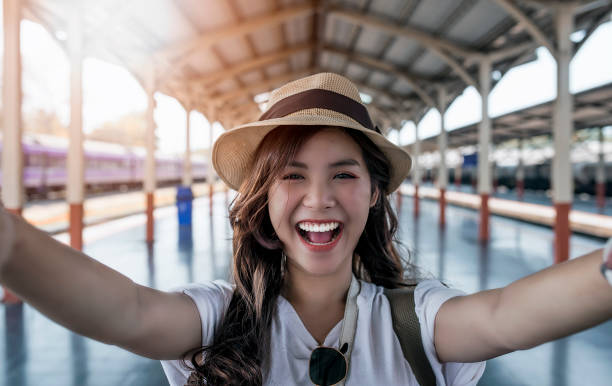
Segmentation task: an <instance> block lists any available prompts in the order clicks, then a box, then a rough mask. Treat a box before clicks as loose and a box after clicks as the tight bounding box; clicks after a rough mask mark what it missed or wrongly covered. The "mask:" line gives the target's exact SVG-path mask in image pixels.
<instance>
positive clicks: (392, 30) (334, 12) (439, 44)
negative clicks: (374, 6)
mask: <svg viewBox="0 0 612 386" xmlns="http://www.w3.org/2000/svg"><path fill="white" fill-rule="evenodd" d="M329 15H330V16H336V17H339V18H343V19H346V20H349V21H351V22H353V23H355V24H357V25H362V24H365V25H369V26H372V27H375V28H377V29H380V30H383V31H385V32H387V33H388V34H390V35H393V36H402V37H405V38H408V39H413V40H417V41H418V42H419V43H421V44H422V45H424V46H426V47H435V48H437V49H439V50H440V49H443V50H447V51H448V52H451V53H453V54H454V55H458V56H461V57H463V58H469V57H472V56H477V57H478V56H481V55H482V53H481V52H479V51H477V50H475V49H472V48H470V47H466V46H463V45H461V44H458V43H454V42H451V41H448V40H445V39H441V38H439V37H436V36H433V35H432V34H429V33H427V32H425V31H421V30H419V29H417V28H414V27H410V26H398V25H397V24H396V23H394V22H392V21H389V20H385V19H383V18H380V17H375V16H370V15H364V14H361V13H359V12H355V11H350V10H346V9H342V8H338V7H333V8H330V10H329Z"/></svg>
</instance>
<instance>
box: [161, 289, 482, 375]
mask: <svg viewBox="0 0 612 386" xmlns="http://www.w3.org/2000/svg"><path fill="white" fill-rule="evenodd" d="M180 290H182V291H183V292H184V293H186V294H187V295H189V296H190V297H191V298H192V299H193V300H194V302H195V304H196V305H197V307H198V311H199V313H200V317H201V319H202V345H204V346H206V345H209V344H211V343H212V339H213V337H214V333H215V327H216V326H217V325H218V324H219V323H220V321H221V319H222V317H223V315H224V314H225V310H226V309H227V307H228V305H229V302H230V299H231V296H232V291H233V288H232V286H231V285H230V284H229V283H227V282H225V281H221V280H217V281H214V282H209V283H205V284H192V285H188V286H186V287H183V288H181V289H180ZM463 294H464V293H462V292H461V291H458V290H456V289H450V288H446V287H444V286H443V285H442V284H441V283H440V282H439V281H437V280H426V281H422V282H420V283H419V285H418V286H417V287H416V290H415V309H416V314H417V316H418V318H419V322H420V324H421V336H422V339H423V347H424V349H425V353H426V355H427V358H428V359H429V362H430V363H431V367H432V369H433V371H434V373H435V376H436V379H437V384H438V386H443V385H457V386H458V385H476V384H477V383H478V380H479V379H480V377H481V376H482V374H483V372H484V369H485V362H477V363H444V364H442V363H440V362H439V361H438V358H437V356H436V351H435V348H434V343H433V333H434V320H435V318H436V313H437V312H438V309H439V308H440V306H441V305H442V303H444V302H445V301H446V300H448V299H450V298H452V297H454V296H460V295H463ZM357 306H358V309H359V313H358V319H357V331H356V333H355V341H354V346H353V352H352V354H351V363H350V365H349V375H348V378H347V380H346V385H348V386H350V385H415V386H416V385H418V383H417V381H416V378H415V377H414V375H413V373H412V370H411V369H410V365H409V364H408V362H407V361H406V360H405V359H404V355H403V354H402V348H401V346H400V343H399V340H398V339H397V336H396V335H395V332H394V331H393V324H392V319H391V308H390V305H389V301H388V300H387V297H386V296H385V295H384V293H383V288H382V287H379V286H376V285H374V284H371V283H367V282H363V281H361V292H360V293H359V296H358V297H357ZM341 325H342V322H340V323H338V324H337V325H336V326H335V327H334V328H333V329H332V330H331V331H330V332H329V334H328V335H327V337H326V338H325V342H324V345H325V346H329V347H338V344H339V338H340V330H341ZM271 328H272V331H271V342H270V343H271V348H270V351H269V352H270V355H271V358H270V359H271V361H270V363H271V368H270V372H269V374H268V376H267V377H266V379H265V380H264V385H283V386H286V385H289V384H295V385H309V386H311V385H312V382H311V381H310V378H309V376H308V362H309V359H310V354H311V353H312V351H313V350H314V349H315V348H316V347H317V346H318V344H317V342H316V340H315V339H314V338H313V337H312V336H311V335H310V333H309V332H308V330H306V327H304V324H303V323H302V321H301V320H300V318H299V316H298V314H297V313H296V311H295V309H294V308H293V306H292V305H291V303H289V302H288V301H287V300H286V299H285V298H283V297H282V296H279V298H278V307H277V313H276V315H275V316H274V319H273V321H272V326H271ZM162 367H163V369H164V371H165V373H166V376H167V377H168V380H169V381H170V385H171V386H183V385H185V384H186V383H187V378H188V377H189V373H190V371H189V370H188V369H185V368H184V366H183V364H182V360H173V361H162ZM290 380H292V382H291V383H290Z"/></svg>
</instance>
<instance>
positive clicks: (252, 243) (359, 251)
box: [0, 73, 612, 386]
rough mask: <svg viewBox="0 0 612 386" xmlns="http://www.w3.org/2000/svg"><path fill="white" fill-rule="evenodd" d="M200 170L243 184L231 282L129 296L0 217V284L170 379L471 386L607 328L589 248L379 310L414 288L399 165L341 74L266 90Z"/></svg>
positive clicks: (115, 279)
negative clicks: (476, 287) (482, 284)
mask: <svg viewBox="0 0 612 386" xmlns="http://www.w3.org/2000/svg"><path fill="white" fill-rule="evenodd" d="M213 164H214V166H215V169H216V170H217V172H218V174H219V176H220V177H221V178H222V179H223V180H224V181H225V182H226V183H227V184H228V185H229V186H231V187H232V188H234V189H236V190H238V196H237V198H236V199H235V201H234V202H233V204H232V207H231V209H230V213H229V215H230V216H229V217H230V221H231V223H232V226H233V269H232V278H231V279H232V283H231V284H230V283H228V282H226V281H214V282H207V283H200V284H191V285H187V286H185V287H183V288H180V289H178V290H177V291H175V292H171V293H166V292H161V291H156V290H153V289H151V288H147V287H144V286H140V285H137V284H135V283H133V282H132V281H131V280H129V279H128V278H126V277H125V276H123V275H121V274H119V273H118V272H116V271H113V270H112V269H110V268H108V267H106V266H103V265H102V264H99V263H98V262H96V261H94V260H93V259H90V258H88V257H87V256H84V255H83V254H81V253H80V252H77V251H74V250H72V249H70V248H68V247H67V246H64V245H62V244H59V243H58V242H56V241H54V240H53V239H51V238H49V237H48V236H47V235H45V234H44V233H42V232H40V231H38V230H36V229H34V228H33V227H31V226H29V225H28V224H26V223H25V222H24V221H22V220H19V219H18V218H17V217H14V216H11V215H9V214H8V213H7V212H5V211H4V210H3V209H1V208H0V241H2V242H1V243H0V284H2V285H5V286H6V287H8V288H9V289H10V290H12V291H14V292H15V293H16V294H17V295H19V296H20V297H21V298H22V299H24V300H25V301H27V302H29V303H30V304H31V305H33V306H34V307H36V308H37V309H38V310H40V311H41V312H43V313H44V314H45V315H47V316H49V317H50V318H51V319H53V320H55V321H57V322H58V323H60V324H62V325H64V326H66V327H68V328H70V329H72V330H74V331H76V332H78V333H80V334H83V335H86V336H89V337H93V338H95V339H98V340H100V341H103V342H106V343H111V344H115V345H117V346H120V347H123V348H125V349H127V350H130V351H132V352H135V353H138V354H140V355H143V356H147V357H150V358H157V359H163V361H162V365H163V368H164V370H165V372H166V375H167V377H168V379H169V381H170V384H171V385H172V386H176V385H178V386H181V385H185V384H186V383H188V384H190V385H204V384H207V385H219V384H224V385H225V384H227V385H263V384H265V385H286V384H299V385H308V384H312V383H314V384H316V385H344V384H353V385H363V384H367V385H370V384H372V385H373V384H385V385H387V384H389V385H397V384H402V385H403V384H411V385H414V384H422V385H430V384H431V385H433V384H437V385H454V384H456V385H476V384H477V382H478V380H479V379H480V377H481V375H482V373H483V371H484V362H482V361H484V360H486V359H489V358H493V357H496V356H499V355H502V354H504V353H507V352H511V351H514V350H521V349H526V348H530V347H533V346H535V345H538V344H541V343H544V342H546V341H550V340H553V339H558V338H560V337H564V336H567V335H569V334H572V333H575V332H578V331H581V330H584V329H586V328H589V327H591V326H593V325H595V324H598V323H601V322H604V321H606V320H609V319H610V318H612V288H610V285H609V284H608V282H607V281H606V280H605V278H604V276H602V275H601V262H602V251H601V250H598V251H594V252H592V253H590V254H589V255H586V256H583V257H580V258H576V259H573V260H571V261H569V262H567V263H564V264H558V265H556V266H553V267H551V268H548V269H546V270H544V271H542V272H538V273H536V274H533V275H531V276H529V277H526V278H523V279H521V280H518V281H516V282H514V283H512V284H510V285H509V286H507V287H505V288H499V289H494V290H489V291H483V292H478V293H475V294H472V295H465V294H464V293H462V292H461V291H458V290H455V289H450V288H447V287H445V286H444V285H442V284H441V283H440V282H439V281H437V280H421V281H419V282H418V283H417V284H416V285H414V286H413V296H412V297H409V298H408V299H409V301H407V302H400V303H396V302H395V300H391V301H390V299H392V297H387V296H388V294H389V293H391V292H393V293H395V294H397V293H398V291H393V290H394V289H400V290H401V289H402V288H403V287H407V286H409V283H413V282H414V281H418V280H415V279H418V278H417V277H416V276H415V275H414V267H413V266H412V265H410V264H409V263H408V262H407V261H404V260H403V259H402V257H401V256H400V255H399V253H398V251H397V250H396V247H395V239H394V237H395V233H396V230H397V220H396V217H395V214H394V211H393V209H392V207H391V205H390V204H389V198H388V195H389V194H390V193H392V192H393V191H394V190H395V189H397V187H398V186H399V185H400V183H401V182H402V181H403V180H404V179H405V178H406V176H407V174H408V172H409V170H410V164H411V160H410V156H409V155H408V154H407V153H406V152H405V151H404V150H403V149H402V148H400V147H398V146H396V145H394V144H393V143H391V142H389V141H388V140H387V139H386V138H385V137H384V136H383V135H382V134H381V133H380V132H379V131H378V130H377V128H376V127H374V126H373V125H372V122H371V120H370V117H369V115H368V112H367V110H366V108H365V106H364V105H363V104H362V103H361V102H360V100H359V93H358V91H357V89H356V88H355V86H354V85H353V84H352V83H351V82H350V81H349V80H348V79H346V78H343V77H341V76H339V75H336V74H331V73H323V74H316V75H313V76H310V77H307V78H304V79H299V80H297V81H294V82H291V83H289V84H287V85H285V86H283V87H281V88H279V89H278V90H276V91H274V92H273V93H272V94H271V95H270V103H269V107H268V110H266V111H265V112H264V113H263V114H262V117H261V118H260V120H259V121H256V122H251V123H248V124H245V125H243V126H239V127H237V128H234V129H233V130H230V131H228V132H226V133H224V134H222V135H221V136H220V137H219V138H218V140H217V141H216V143H215V145H214V149H213ZM606 267H609V265H606ZM606 272H607V269H604V274H606ZM399 293H405V292H401V291H399ZM464 295H465V296H464ZM396 299H397V298H396ZM391 302H393V305H392V303H391ZM57 304H62V307H57ZM403 313H406V314H409V313H410V314H413V315H414V318H413V319H412V321H413V322H415V323H413V324H415V325H417V327H416V328H413V329H410V327H409V326H406V325H403V324H401V323H400V324H398V323H397V322H396V320H398V319H397V318H396V317H397V315H398V314H403ZM109 315H110V316H112V317H109ZM525 315H529V317H528V318H527V317H525ZM396 334H397V335H396ZM406 337H407V340H408V342H409V344H408V345H409V346H411V347H416V348H418V349H419V350H420V351H419V354H417V355H418V358H417V362H414V361H413V359H410V358H409V355H406V352H405V351H404V348H405V347H406V344H407V343H406V342H407V340H405V339H406ZM409 352H410V351H409ZM413 366H414V367H413ZM422 368H423V369H425V370H423V369H422ZM424 375H425V377H423V376H424ZM426 378H428V379H427V381H425V382H422V380H423V379H426Z"/></svg>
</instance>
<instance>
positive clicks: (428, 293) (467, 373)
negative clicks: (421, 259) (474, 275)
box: [362, 280, 485, 385]
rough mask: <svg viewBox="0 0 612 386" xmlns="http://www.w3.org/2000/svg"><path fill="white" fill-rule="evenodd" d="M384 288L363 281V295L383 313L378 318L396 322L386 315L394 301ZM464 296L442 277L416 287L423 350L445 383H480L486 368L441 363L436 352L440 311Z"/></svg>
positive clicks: (482, 363) (415, 299) (477, 365)
mask: <svg viewBox="0 0 612 386" xmlns="http://www.w3.org/2000/svg"><path fill="white" fill-rule="evenodd" d="M384 290H385V289H384V288H383V287H381V286H376V285H374V284H372V283H363V282H362V291H363V295H364V297H365V298H369V299H371V302H372V305H373V306H374V309H376V308H378V310H377V311H378V312H380V314H381V315H380V316H378V317H379V318H383V319H385V320H386V319H388V321H387V323H392V322H391V318H390V316H383V315H384V314H385V313H389V312H390V304H389V301H388V299H387V297H386V296H385V294H384ZM463 295H465V293H464V292H463V291H460V290H458V289H455V288H449V287H446V286H445V285H444V284H442V283H441V282H440V281H438V280H423V281H420V282H419V283H418V284H417V285H416V287H415V289H414V305H415V313H416V316H417V318H418V321H419V326H420V330H421V340H422V342H423V349H424V350H425V354H426V356H427V359H428V360H429V363H430V364H431V366H432V369H433V371H434V374H435V376H436V378H437V379H438V380H439V382H441V384H448V385H451V384H463V385H476V384H477V382H478V380H479V379H480V377H481V376H482V374H483V372H484V368H485V363H484V362H477V363H441V362H440V361H439V360H438V356H437V354H436V349H435V346H434V324H435V319H436V314H437V313H438V310H439V309H440V307H441V306H442V304H444V302H446V301H447V300H449V299H451V298H453V297H455V296H463ZM398 345H399V343H398ZM439 384H440V383H439Z"/></svg>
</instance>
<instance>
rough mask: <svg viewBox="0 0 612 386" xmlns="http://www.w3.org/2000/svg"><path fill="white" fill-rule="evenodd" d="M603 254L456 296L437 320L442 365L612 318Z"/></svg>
mask: <svg viewBox="0 0 612 386" xmlns="http://www.w3.org/2000/svg"><path fill="white" fill-rule="evenodd" d="M601 263H602V250H601V249H600V250H596V251H594V252H592V253H589V254H587V255H585V256H582V257H579V258H576V259H573V260H570V261H567V262H564V263H562V264H557V265H554V266H552V267H549V268H547V269H545V270H542V271H540V272H537V273H535V274H533V275H530V276H527V277H525V278H522V279H520V280H517V281H516V282H514V283H512V284H510V285H508V286H507V287H505V288H499V289H493V290H489V291H482V292H478V293H475V294H473V295H468V296H463V297H456V298H452V299H450V300H448V301H447V302H446V303H444V304H443V305H442V306H441V307H440V310H439V311H438V314H437V316H436V321H435V330H434V331H435V332H434V344H435V346H436V352H437V354H438V358H439V359H440V360H441V361H442V362H476V361H482V360H486V359H490V358H494V357H496V356H499V355H502V354H506V353H508V352H511V351H516V350H525V349H528V348H531V347H534V346H537V345H539V344H542V343H545V342H548V341H551V340H554V339H559V338H562V337H565V336H567V335H570V334H573V333H576V332H579V331H582V330H585V329H587V328H590V327H593V326H595V325H597V324H599V323H602V322H604V321H606V320H609V319H611V318H612V287H611V286H610V284H609V283H608V282H607V281H606V280H605V279H604V277H603V276H602V275H601V273H600V265H601Z"/></svg>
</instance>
